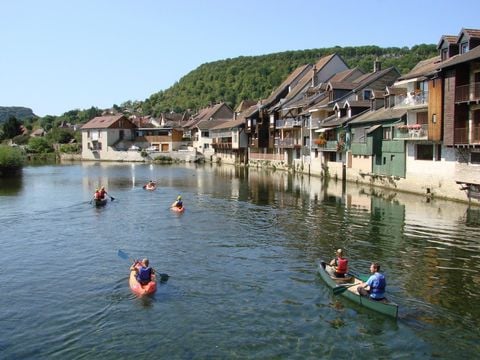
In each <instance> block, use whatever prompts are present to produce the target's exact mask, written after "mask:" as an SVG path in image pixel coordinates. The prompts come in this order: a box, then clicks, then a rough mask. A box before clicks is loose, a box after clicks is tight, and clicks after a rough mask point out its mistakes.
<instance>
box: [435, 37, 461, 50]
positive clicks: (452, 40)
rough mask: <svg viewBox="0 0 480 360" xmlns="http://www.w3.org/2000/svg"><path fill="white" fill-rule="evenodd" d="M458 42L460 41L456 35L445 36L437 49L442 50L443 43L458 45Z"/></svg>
mask: <svg viewBox="0 0 480 360" xmlns="http://www.w3.org/2000/svg"><path fill="white" fill-rule="evenodd" d="M457 40H458V37H457V36H455V35H443V36H442V37H441V39H440V41H439V42H438V44H437V49H440V47H441V46H442V43H443V42H447V43H450V44H456V43H457Z"/></svg>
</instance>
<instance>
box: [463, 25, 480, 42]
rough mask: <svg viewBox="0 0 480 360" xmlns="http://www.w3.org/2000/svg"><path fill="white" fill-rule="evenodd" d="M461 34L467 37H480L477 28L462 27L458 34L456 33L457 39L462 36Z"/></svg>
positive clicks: (479, 31)
mask: <svg viewBox="0 0 480 360" xmlns="http://www.w3.org/2000/svg"><path fill="white" fill-rule="evenodd" d="M462 35H466V36H467V37H469V38H472V37H473V38H480V30H479V29H465V28H464V29H462V30H460V34H458V40H460V38H461V37H462Z"/></svg>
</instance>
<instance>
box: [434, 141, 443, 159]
mask: <svg viewBox="0 0 480 360" xmlns="http://www.w3.org/2000/svg"><path fill="white" fill-rule="evenodd" d="M435 160H436V161H441V160H442V145H441V144H437V152H436V153H435Z"/></svg>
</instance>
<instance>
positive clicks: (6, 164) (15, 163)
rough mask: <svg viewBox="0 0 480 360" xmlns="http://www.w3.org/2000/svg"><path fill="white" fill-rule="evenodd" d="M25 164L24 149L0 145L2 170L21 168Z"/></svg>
mask: <svg viewBox="0 0 480 360" xmlns="http://www.w3.org/2000/svg"><path fill="white" fill-rule="evenodd" d="M24 162H25V157H24V154H23V151H22V149H20V148H18V147H11V146H5V145H0V168H6V169H8V168H11V169H14V168H20V167H22V166H23V164H24Z"/></svg>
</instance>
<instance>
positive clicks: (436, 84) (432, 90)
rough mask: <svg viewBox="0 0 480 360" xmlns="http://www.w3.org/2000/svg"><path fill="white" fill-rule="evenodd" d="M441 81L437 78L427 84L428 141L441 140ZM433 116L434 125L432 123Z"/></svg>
mask: <svg viewBox="0 0 480 360" xmlns="http://www.w3.org/2000/svg"><path fill="white" fill-rule="evenodd" d="M442 110H443V109H442V80H441V79H439V78H437V79H433V80H431V81H429V83H428V119H427V123H428V140H430V141H441V140H442V118H443V116H442V115H443V111H442ZM434 115H435V118H436V123H433V121H432V120H433V117H434Z"/></svg>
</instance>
